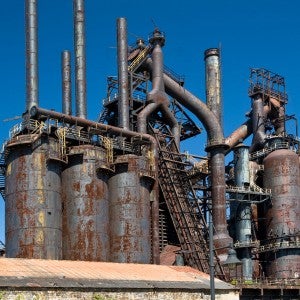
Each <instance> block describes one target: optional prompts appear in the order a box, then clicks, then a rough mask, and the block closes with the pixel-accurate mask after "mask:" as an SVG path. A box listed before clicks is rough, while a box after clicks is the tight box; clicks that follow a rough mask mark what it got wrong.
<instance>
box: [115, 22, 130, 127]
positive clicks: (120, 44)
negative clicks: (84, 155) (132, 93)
mask: <svg viewBox="0 0 300 300" xmlns="http://www.w3.org/2000/svg"><path fill="white" fill-rule="evenodd" d="M127 48H128V47H127V25H126V19H125V18H119V19H118V20H117V49H118V85H119V101H118V124H119V127H122V128H124V129H129V92H128V60H127V57H128V49H127Z"/></svg>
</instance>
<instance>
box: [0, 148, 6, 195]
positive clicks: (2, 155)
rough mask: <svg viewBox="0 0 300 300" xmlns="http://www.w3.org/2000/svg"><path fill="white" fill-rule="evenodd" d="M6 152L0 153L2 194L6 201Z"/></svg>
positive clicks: (0, 185) (0, 187)
mask: <svg viewBox="0 0 300 300" xmlns="http://www.w3.org/2000/svg"><path fill="white" fill-rule="evenodd" d="M5 166H6V165H5V152H4V151H2V152H0V194H1V196H2V198H3V200H4V201H5Z"/></svg>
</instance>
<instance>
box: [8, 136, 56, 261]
mask: <svg viewBox="0 0 300 300" xmlns="http://www.w3.org/2000/svg"><path fill="white" fill-rule="evenodd" d="M19 139H20V140H22V142H17V143H14V141H13V140H12V141H11V142H10V143H8V145H7V148H6V150H7V151H8V155H7V159H6V161H7V171H6V187H5V189H6V190H5V193H6V202H5V224H6V230H5V231H6V256H7V257H21V258H43V259H61V257H62V245H61V244H62V224H61V223H62V222H61V209H62V208H61V179H60V175H61V164H60V161H58V160H55V159H56V158H57V157H59V145H58V142H57V140H56V139H53V138H48V137H40V138H38V139H37V140H36V141H35V142H34V143H33V144H31V142H32V136H30V135H27V136H23V137H22V139H21V137H19Z"/></svg>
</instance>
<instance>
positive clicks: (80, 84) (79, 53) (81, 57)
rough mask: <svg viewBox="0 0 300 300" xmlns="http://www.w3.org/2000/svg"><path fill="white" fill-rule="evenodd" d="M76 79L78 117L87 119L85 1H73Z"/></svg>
mask: <svg viewBox="0 0 300 300" xmlns="http://www.w3.org/2000/svg"><path fill="white" fill-rule="evenodd" d="M73 1H74V2H73V8H74V44H75V56H76V64H75V65H76V66H75V77H76V82H75V83H76V84H75V85H76V116H77V117H79V118H84V119H86V111H87V108H86V58H85V18H84V0H73Z"/></svg>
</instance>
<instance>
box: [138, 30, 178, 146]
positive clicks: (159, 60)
mask: <svg viewBox="0 0 300 300" xmlns="http://www.w3.org/2000/svg"><path fill="white" fill-rule="evenodd" d="M164 42H165V38H164V35H163V33H162V32H160V31H159V30H158V29H155V30H154V32H153V36H152V37H151V38H150V43H151V44H153V50H152V59H153V68H152V70H151V77H152V90H151V91H150V92H149V93H148V95H147V101H148V102H149V104H148V105H147V106H146V107H145V108H144V109H143V110H142V111H141V112H140V113H139V115H138V118H137V119H138V122H137V127H138V131H139V132H144V133H146V132H147V119H148V117H149V116H150V114H151V113H153V112H154V111H155V110H158V109H160V110H161V112H162V114H163V115H164V117H165V118H166V123H168V124H169V125H170V127H171V130H172V134H173V136H174V139H175V143H176V145H177V148H178V149H179V146H180V130H179V124H178V122H177V120H176V118H175V116H174V115H173V113H172V112H171V111H170V110H169V107H168V104H169V100H168V96H167V94H166V93H165V87H164V82H163V53H162V46H163V45H164Z"/></svg>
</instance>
